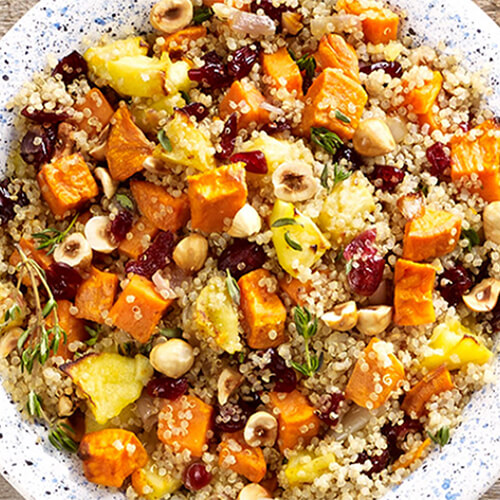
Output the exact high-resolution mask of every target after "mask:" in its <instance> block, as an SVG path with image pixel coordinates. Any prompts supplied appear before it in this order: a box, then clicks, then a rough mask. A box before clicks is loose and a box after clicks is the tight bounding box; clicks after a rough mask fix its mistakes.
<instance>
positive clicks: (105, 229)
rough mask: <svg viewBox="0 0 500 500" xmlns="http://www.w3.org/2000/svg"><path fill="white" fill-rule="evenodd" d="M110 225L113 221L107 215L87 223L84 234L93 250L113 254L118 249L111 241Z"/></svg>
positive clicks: (99, 216) (98, 216) (96, 217)
mask: <svg viewBox="0 0 500 500" xmlns="http://www.w3.org/2000/svg"><path fill="white" fill-rule="evenodd" d="M110 225H111V221H110V220H109V217H108V216H106V215H97V216H95V217H92V218H91V219H89V220H88V221H87V224H85V229H84V233H85V238H86V239H87V241H88V243H89V245H90V248H92V250H95V251H96V252H101V253H111V252H112V251H113V250H114V249H115V248H116V247H117V245H115V244H114V243H113V242H112V241H111V234H110V232H109V227H110Z"/></svg>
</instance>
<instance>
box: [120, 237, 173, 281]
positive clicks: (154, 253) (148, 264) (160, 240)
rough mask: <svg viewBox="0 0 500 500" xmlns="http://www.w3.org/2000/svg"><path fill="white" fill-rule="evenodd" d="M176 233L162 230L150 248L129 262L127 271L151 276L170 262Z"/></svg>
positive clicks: (147, 276) (126, 267)
mask: <svg viewBox="0 0 500 500" xmlns="http://www.w3.org/2000/svg"><path fill="white" fill-rule="evenodd" d="M174 242H175V239H174V235H173V233H171V232H170V231H166V232H165V231H160V232H159V233H158V234H157V236H156V238H155V239H154V241H153V243H151V245H150V246H149V247H148V249H147V250H146V251H145V252H144V253H142V254H141V255H139V257H138V258H137V260H132V261H129V262H127V265H126V266H125V271H126V272H127V273H135V274H140V275H141V276H145V277H146V278H151V276H153V274H154V273H155V272H156V271H158V270H159V269H163V268H164V267H165V266H166V265H167V264H169V263H170V260H171V257H172V251H173V249H174Z"/></svg>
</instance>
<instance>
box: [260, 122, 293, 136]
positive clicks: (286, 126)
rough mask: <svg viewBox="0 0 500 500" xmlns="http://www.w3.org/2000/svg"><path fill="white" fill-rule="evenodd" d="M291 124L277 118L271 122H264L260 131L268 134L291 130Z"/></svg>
mask: <svg viewBox="0 0 500 500" xmlns="http://www.w3.org/2000/svg"><path fill="white" fill-rule="evenodd" d="M291 128H292V126H291V125H290V123H289V122H287V121H284V120H277V121H275V122H272V123H266V125H264V126H263V127H262V129H261V130H262V131H263V132H265V133H266V134H269V135H274V134H281V133H282V132H286V131H287V130H291Z"/></svg>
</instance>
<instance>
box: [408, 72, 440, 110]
mask: <svg viewBox="0 0 500 500" xmlns="http://www.w3.org/2000/svg"><path fill="white" fill-rule="evenodd" d="M407 85H408V83H407V81H406V80H403V87H406V86H407ZM442 85H443V75H441V73H440V72H439V71H433V72H432V77H431V78H429V79H428V80H426V81H425V82H424V84H423V85H422V86H420V87H415V88H414V89H412V90H410V92H409V93H408V94H407V96H406V99H405V105H406V106H408V107H409V109H410V110H411V111H413V113H416V114H417V115H421V114H424V113H428V112H429V110H430V109H431V108H432V106H433V105H434V102H435V101H436V98H437V96H438V94H439V92H440V91H441V87H442Z"/></svg>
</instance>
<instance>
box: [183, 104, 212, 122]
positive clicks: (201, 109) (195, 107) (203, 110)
mask: <svg viewBox="0 0 500 500" xmlns="http://www.w3.org/2000/svg"><path fill="white" fill-rule="evenodd" d="M178 109H179V111H181V112H182V113H184V114H186V115H187V116H194V117H195V118H196V119H197V120H198V121H199V122H200V121H201V120H203V119H204V118H206V117H207V116H208V109H207V107H206V106H205V105H203V104H202V103H201V102H192V103H190V104H186V106H184V107H183V108H178Z"/></svg>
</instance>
